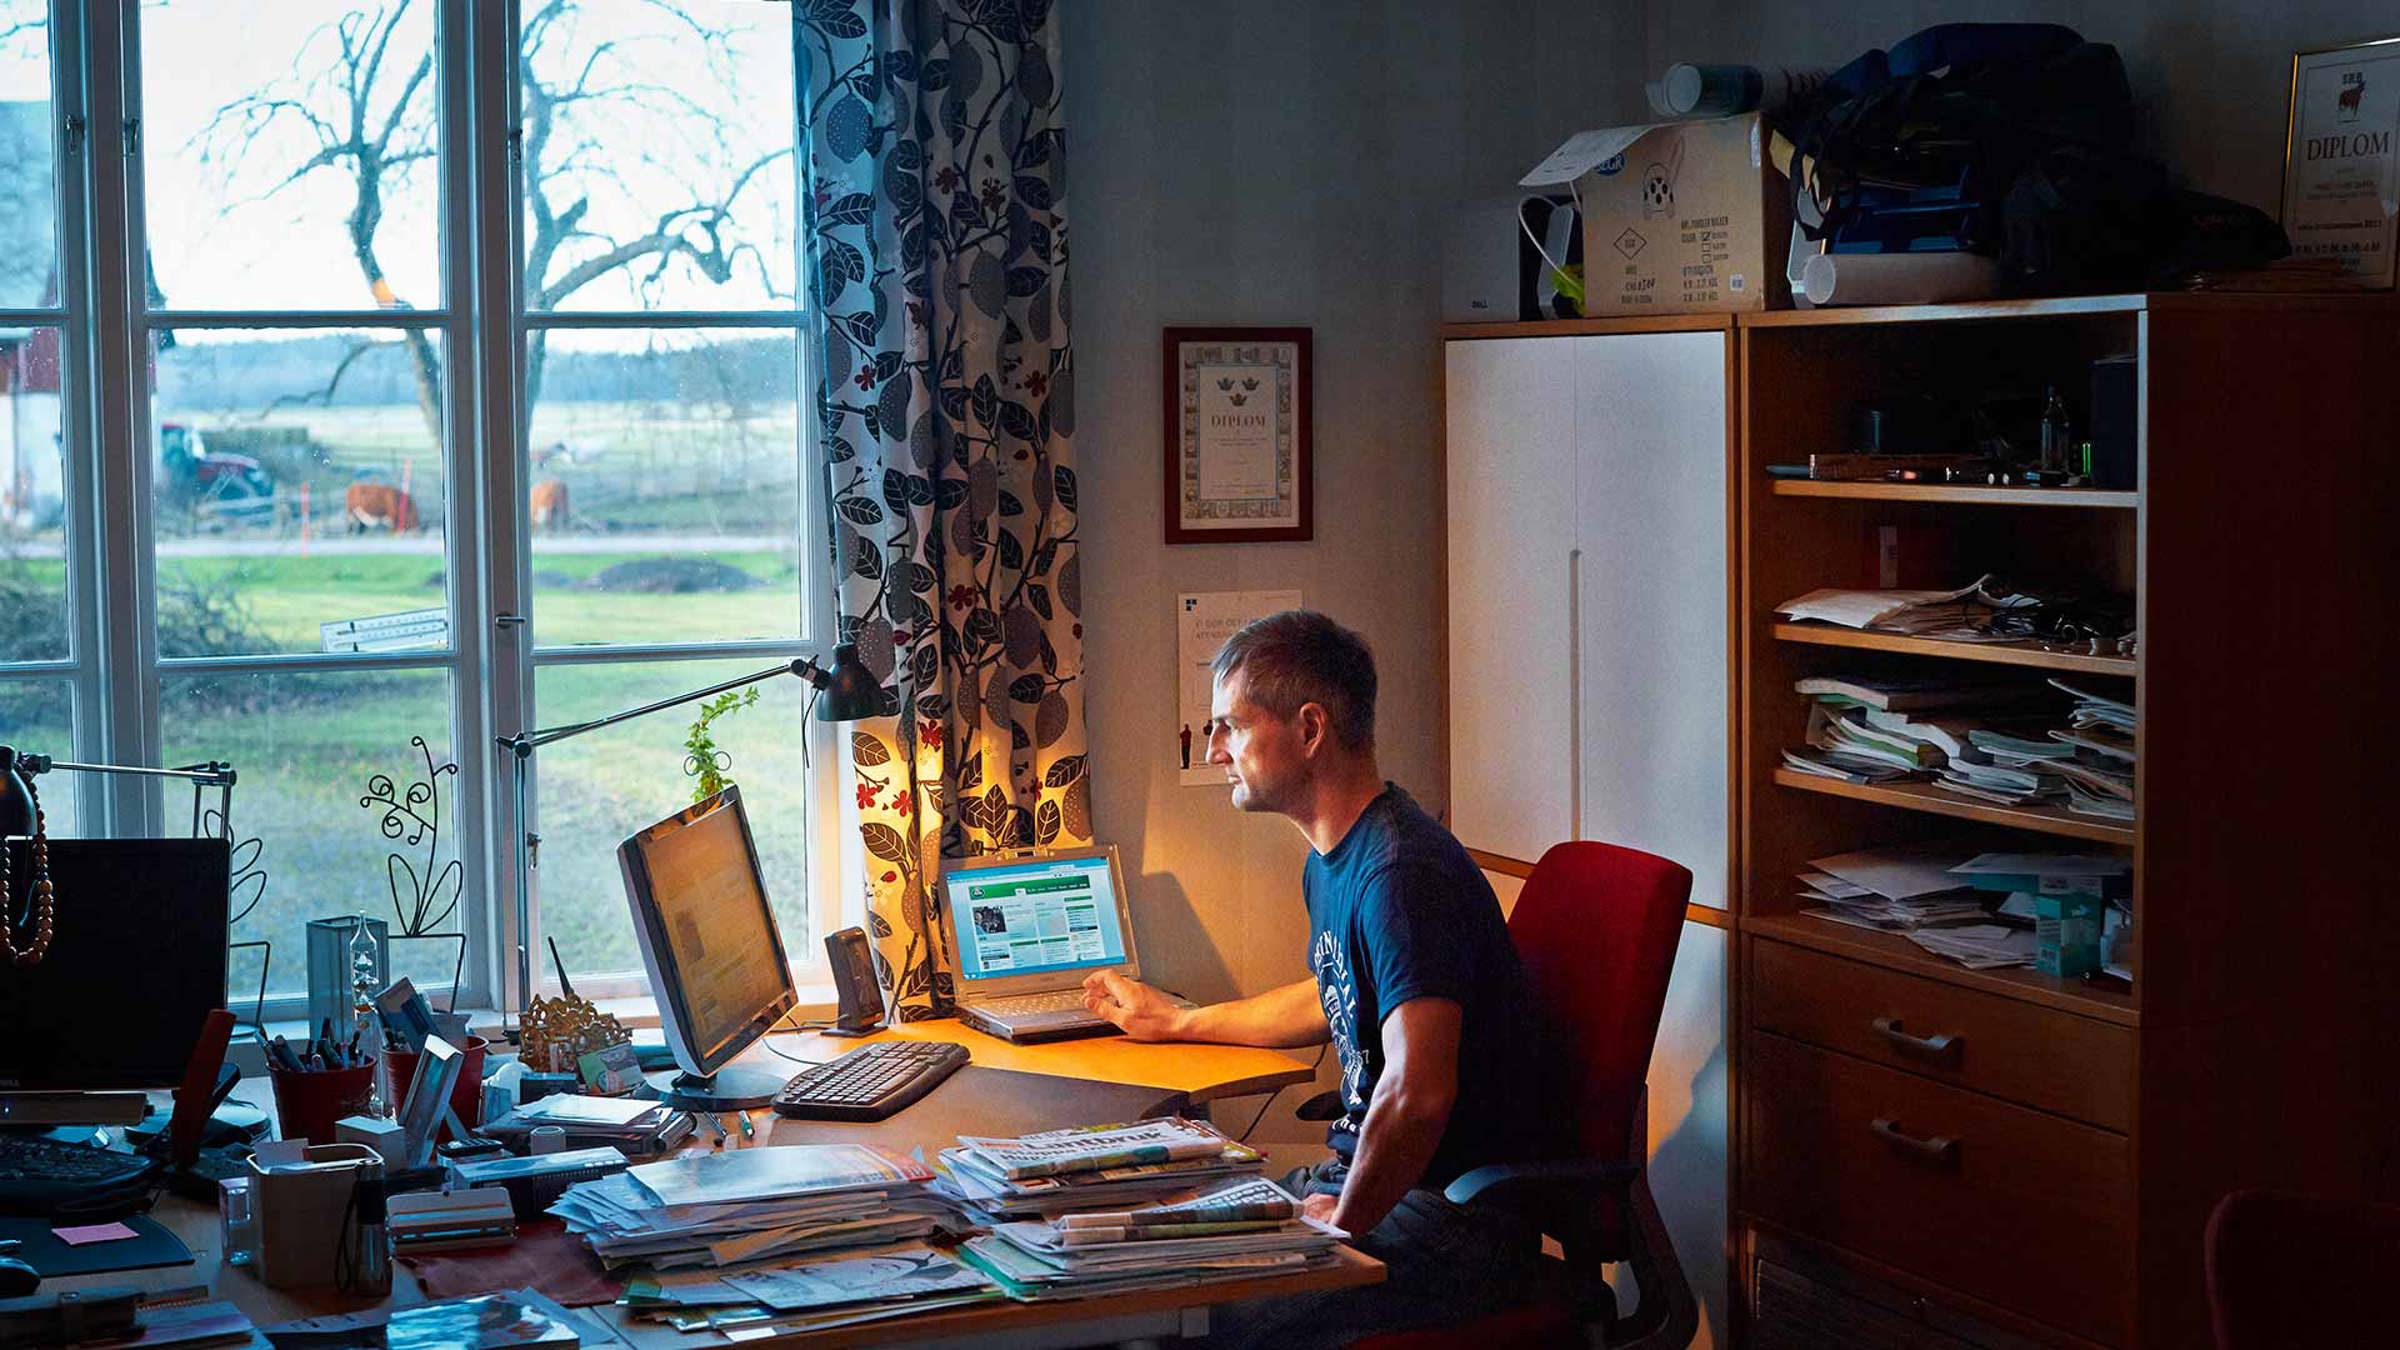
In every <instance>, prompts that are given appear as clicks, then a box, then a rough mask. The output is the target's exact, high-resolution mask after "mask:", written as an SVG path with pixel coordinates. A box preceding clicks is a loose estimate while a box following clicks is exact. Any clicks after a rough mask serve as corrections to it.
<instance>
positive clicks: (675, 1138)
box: [481, 1092, 692, 1158]
mask: <svg viewBox="0 0 2400 1350" xmlns="http://www.w3.org/2000/svg"><path fill="white" fill-rule="evenodd" d="M542 1125H556V1126H558V1127H559V1128H560V1129H563V1130H565V1131H566V1132H567V1147H568V1148H613V1149H616V1150H617V1151H618V1152H620V1153H623V1154H625V1155H626V1156H627V1157H629V1158H648V1157H655V1156H657V1155H658V1154H661V1153H664V1152H666V1151H667V1150H669V1149H671V1148H673V1147H675V1146H676V1145H677V1144H680V1143H682V1142H683V1141H684V1140H685V1139H687V1138H689V1137H691V1133H692V1116H691V1113H690V1112H688V1111H678V1110H676V1109H674V1108H673V1107H671V1106H668V1105H667V1104H665V1103H664V1102H658V1101H649V1100H643V1099H640V1098H635V1097H587V1096H584V1095H582V1094H579V1093H573V1092H554V1093H552V1094H550V1095H549V1096H547V1097H544V1098H541V1099H540V1100H539V1101H535V1102H531V1103H528V1104H527V1105H524V1106H520V1107H518V1108H517V1109H516V1110H514V1111H511V1112H509V1113H508V1114H506V1115H504V1116H501V1117H500V1118H498V1119H496V1120H491V1121H486V1122H485V1123H484V1125H483V1127H482V1131H481V1132H482V1133H484V1134H486V1135H489V1136H490V1137H492V1138H494V1139H498V1140H500V1141H502V1142H503V1143H510V1144H518V1145H522V1144H523V1143H524V1141H525V1139H526V1137H527V1136H528V1135H530V1134H531V1133H532V1132H533V1130H534V1129H535V1128H536V1127H537V1126H542Z"/></svg>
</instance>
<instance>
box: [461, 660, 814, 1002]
mask: <svg viewBox="0 0 2400 1350" xmlns="http://www.w3.org/2000/svg"><path fill="white" fill-rule="evenodd" d="M769 664H771V663H769V662H764V661H758V660H746V661H668V662H656V663H645V664H632V663H628V664H623V665H583V664H577V665H571V666H564V665H561V666H543V667H541V668H540V669H538V670H537V671H536V672H535V676H534V696H535V699H536V704H537V706H538V707H539V709H540V713H541V719H542V724H543V725H545V726H551V725H558V724H563V723H570V722H579V721H583V720H586V719H589V718H594V717H602V716H606V715H607V714H609V713H612V712H617V711H619V710H621V709H625V708H632V707H639V706H640V705H642V704H644V703H649V702H654V701H656V700H658V699H662V698H667V697H670V696H672V695H675V694H678V693H681V692H683V691H685V690H688V689H702V688H706V687H707V686H709V685H712V684H716V683H719V682H722V681H724V680H729V679H732V678H734V677H735V676H738V675H742V674H745V673H747V672H749V671H754V670H761V669H764V668H766V667H767V666H768V665H769ZM757 689H758V702H757V703H756V704H755V705H752V706H748V707H743V708H739V709H737V710H735V711H732V712H729V713H726V714H724V715H723V716H722V717H720V718H718V719H717V720H716V722H715V723H714V725H713V726H712V728H711V731H712V733H713V735H714V736H715V741H716V745H717V748H718V749H720V750H722V751H724V752H725V755H726V757H727V760H728V762H729V765H730V767H729V768H728V769H727V770H726V771H725V772H726V777H727V778H728V779H729V780H730V781H732V782H734V783H737V784H739V785H740V786H741V789H742V805H743V808H744V809H745V810H746V811H747V812H748V813H749V816H750V829H751V832H752V834H753V835H755V836H756V838H757V841H758V861H759V866H760V867H761V868H762V869H763V870H764V871H765V874H766V884H767V898H768V899H769V900H770V901H771V902H772V903H773V905H774V908H775V918H776V924H777V926H778V927H780V928H781V929H782V930H783V949H784V952H785V954H786V955H787V956H789V957H790V958H791V959H792V960H793V961H794V962H796V963H802V964H807V963H809V962H810V961H811V959H812V958H811V954H810V953H811V946H810V934H809V929H808V776H807V775H808V771H807V770H806V769H805V768H803V767H802V765H801V763H800V740H801V735H802V732H803V731H804V729H805V728H804V726H803V724H802V722H801V717H802V715H803V713H804V712H805V710H806V708H807V705H808V699H807V695H808V692H809V690H808V686H807V685H805V684H802V683H801V682H800V681H798V680H796V679H791V678H789V677H784V678H778V679H771V680H768V681H766V682H764V683H762V684H760V685H758V686H757ZM698 706H699V705H697V704H695V705H693V706H692V707H690V708H680V709H666V710H663V711H660V712H656V713H653V714H651V715H650V716H648V717H645V718H642V719H640V720H639V721H634V722H627V723H624V724H623V725H620V726H614V727H609V728H607V729H606V730H603V731H595V732H592V733H590V734H588V735H584V736H578V737H575V738H574V739H572V740H565V741H560V742H558V743H557V744H555V745H549V746H545V747H543V748H542V749H541V750H540V751H538V752H536V753H535V755H534V759H533V768H534V773H535V784H536V787H537V789H538V791H539V793H540V801H539V805H538V807H537V811H538V813H539V821H540V825H541V835H542V861H541V871H540V880H539V885H540V888H541V889H540V893H539V894H540V901H541V906H542V913H541V922H540V923H539V924H537V925H536V926H535V927H536V931H537V932H539V933H540V934H541V935H542V936H543V937H545V938H556V939H558V949H559V954H560V955H561V956H563V957H565V958H566V962H567V973H568V975H569V976H570V977H581V976H583V975H586V974H592V975H599V974H610V973H620V972H628V971H634V972H638V971H640V970H641V968H642V953H641V947H640V946H639V945H638V944H637V943H636V942H635V940H634V935H633V923H632V919H631V917H630V914H629V912H628V911H627V909H626V905H625V884H624V881H623V879H622V878H621V877H620V876H619V875H618V872H617V852H616V850H617V844H618V841H620V840H622V839H624V838H625V836H627V835H629V834H632V833H633V832H634V831H636V830H639V829H641V828H643V827H645V826H648V825H651V824H654V823H656V822H657V821H659V820H661V819H663V818H665V817H666V816H668V815H671V814H673V813H674V812H676V811H678V810H681V809H682V808H683V807H685V806H687V805H690V804H691V802H692V800H693V798H694V796H695V786H696V783H697V780H696V779H694V778H693V777H691V776H690V775H688V774H686V773H685V772H684V764H685V755H686V751H685V748H684V740H685V738H686V736H687V735H689V733H690V730H691V725H692V721H693V719H694V717H695V716H696V715H697V710H698ZM495 790H496V791H500V792H506V791H508V790H509V789H508V785H507V784H506V783H505V782H503V783H500V784H496V785H495ZM542 969H543V971H544V973H547V972H548V969H549V967H548V965H547V963H546V962H545V963H544V964H543V965H542Z"/></svg>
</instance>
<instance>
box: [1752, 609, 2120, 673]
mask: <svg viewBox="0 0 2400 1350" xmlns="http://www.w3.org/2000/svg"><path fill="white" fill-rule="evenodd" d="M1769 631H1770V632H1772V633H1773V634H1774V636H1775V640H1776V641H1778V642H1809V643H1814V644H1816V645H1818V646H1821V647H1851V648H1856V649H1858V650H1861V651H1874V652H1898V653H1900V654H1902V655H1904V656H1938V657H1941V658H1943V659H1944V660H1949V661H1981V662H1984V663H1986V664H1989V665H1998V666H2031V667H2032V668H2034V669H2036V670H2062V671H2071V672H2074V673H2077V674H2082V675H2116V676H2121V677H2123V678H2125V679H2132V678H2133V677H2134V675H2135V672H2136V670H2137V668H2138V663H2137V662H2136V661H2135V660H2134V658H2132V657H2130V656H2089V655H2084V654H2082V653H2078V652H2054V651H2051V650H2050V649H2049V648H2047V647H2039V646H2036V645H2034V644H2033V643H2030V642H1945V641H1943V640H1942V639H1940V638H1921V637H1909V636H1908V635H1906V634H1903V633H1873V632H1868V631H1866V630H1864V629H1858V628H1838V627H1835V626H1834V625H1832V624H1821V623H1779V624H1776V625H1775V626H1774V628H1772V629H1771V630H1769Z"/></svg>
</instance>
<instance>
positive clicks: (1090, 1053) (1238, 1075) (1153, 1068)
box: [744, 1017, 1316, 1110]
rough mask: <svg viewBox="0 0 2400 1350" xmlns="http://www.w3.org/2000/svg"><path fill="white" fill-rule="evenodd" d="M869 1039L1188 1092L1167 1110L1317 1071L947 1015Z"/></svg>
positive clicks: (1249, 1052)
mask: <svg viewBox="0 0 2400 1350" xmlns="http://www.w3.org/2000/svg"><path fill="white" fill-rule="evenodd" d="M865 1039H866V1040H869V1041H900V1040H906V1041H949V1042H950V1043H952V1044H954V1045H963V1046H965V1047H967V1053H968V1054H970V1055H972V1056H974V1061H973V1062H974V1063H976V1064H979V1065H981V1066H983V1067H984V1068H987V1069H1012V1070H1015V1071H1016V1072H1018V1073H1042V1074H1050V1075H1053V1076H1055V1077H1059V1078H1081V1079H1084V1080H1086V1081H1089V1082H1100V1083H1131V1084H1138V1085H1140V1086H1142V1087H1154V1088H1163V1089H1165V1090H1166V1091H1169V1092H1173V1093H1180V1094H1181V1095H1182V1097H1183V1100H1182V1101H1181V1102H1180V1103H1177V1104H1174V1105H1170V1106H1168V1107H1166V1108H1165V1109H1168V1110H1182V1109H1184V1108H1185V1107H1190V1106H1197V1105H1200V1104H1201V1103H1203V1102H1209V1101H1214V1100H1215V1099H1217V1098H1219V1097H1240V1096H1243V1095H1246V1094H1249V1093H1254V1092H1272V1091H1274V1090H1275V1089H1277V1088H1282V1087H1290V1086H1292V1085H1294V1084H1298V1083H1306V1082H1309V1081H1310V1080H1311V1079H1313V1078H1314V1077H1315V1076H1316V1075H1315V1071H1314V1070H1313V1069H1311V1068H1310V1067H1309V1065H1308V1062H1307V1061H1305V1060H1298V1059H1294V1058H1292V1057H1291V1056H1290V1055H1287V1054H1284V1053H1283V1052H1281V1051H1278V1050H1258V1049H1253V1048H1251V1047H1249V1046H1241V1045H1179V1044H1178V1045H1155V1044H1145V1043H1143V1042H1141V1041H1131V1040H1127V1039H1126V1038H1124V1037H1123V1036H1095V1037H1091V1038H1089V1039H1086V1040H1080V1041H1052V1042H1050V1043H1048V1044H1046V1045H1013V1044H1011V1043H1009V1042H1007V1041H1004V1040H1001V1039H1000V1038H998V1037H996V1036H986V1035H984V1034H983V1033H982V1032H980V1031H977V1030H975V1029H973V1028H972V1027H969V1026H967V1025H965V1024H964V1023H961V1022H959V1021H958V1020H957V1019H956V1018H949V1017H944V1018H939V1019H936V1020H934V1021H930V1022H908V1023H904V1024H902V1025H900V1026H896V1027H890V1028H887V1029H885V1030H883V1031H879V1032H877V1033H876V1034H874V1035H873V1036H869V1037H866V1038H865ZM776 1043H777V1046H778V1048H780V1049H783V1050H785V1051H786V1052H788V1053H791V1054H795V1055H798V1056H800V1057H801V1058H802V1059H812V1060H824V1059H832V1058H833V1057H835V1056H837V1055H839V1054H841V1053H842V1052H843V1051H844V1050H847V1049H849V1048H850V1047H851V1046H854V1045H858V1044H860V1043H861V1042H860V1041H858V1040H853V1039H849V1038H845V1037H840V1036H821V1035H818V1034H816V1033H814V1032H809V1033H805V1034H803V1035H800V1036H794V1037H777V1038H776ZM751 1055H752V1056H760V1055H761V1052H760V1051H757V1050H753V1051H752V1052H751ZM744 1062H745V1063H756V1064H761V1065H764V1064H769V1063H772V1062H773V1060H772V1058H771V1057H761V1058H756V1059H748V1058H746V1059H745V1061H744Z"/></svg>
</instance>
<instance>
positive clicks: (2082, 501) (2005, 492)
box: [1773, 478, 2142, 511]
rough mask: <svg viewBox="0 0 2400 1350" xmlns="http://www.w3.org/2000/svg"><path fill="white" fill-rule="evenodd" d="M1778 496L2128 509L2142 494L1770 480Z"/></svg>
mask: <svg viewBox="0 0 2400 1350" xmlns="http://www.w3.org/2000/svg"><path fill="white" fill-rule="evenodd" d="M1773 484H1774V491H1775V495H1776V496H1778V497H1846V498H1849V499H1851V500H1853V501H1869V502H1955V503H1960V504H1965V505H1972V506H2080V507H2086V508H2089V507H2103V508H2107V509H2111V510H2118V511H2131V510H2133V509H2134V508H2135V507H2138V506H2140V505H2141V503H2142V494H2140V493H2138V492H2127V491H2123V490H2121V489H2116V488H2033V487H1987V486H1978V485H1975V484H1971V483H1872V482H1867V483H1854V482H1820V481H1818V480H1817V479H1814V478H1777V479H1774V480H1773Z"/></svg>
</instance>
